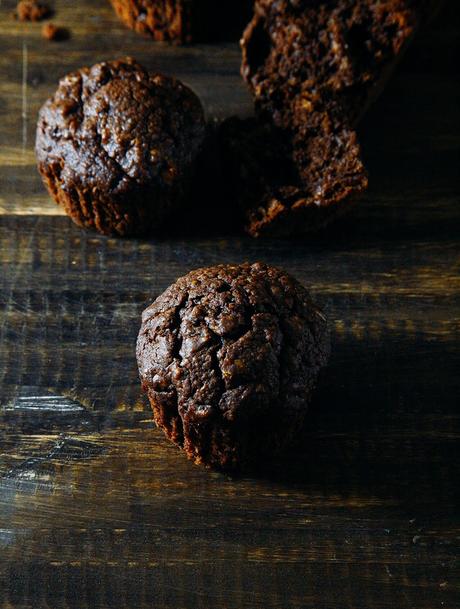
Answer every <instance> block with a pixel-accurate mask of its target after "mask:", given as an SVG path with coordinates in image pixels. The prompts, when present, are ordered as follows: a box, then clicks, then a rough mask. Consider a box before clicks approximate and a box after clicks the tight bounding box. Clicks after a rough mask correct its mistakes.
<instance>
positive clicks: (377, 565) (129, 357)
mask: <svg viewBox="0 0 460 609" xmlns="http://www.w3.org/2000/svg"><path fill="white" fill-rule="evenodd" d="M13 5H14V2H11V1H7V0H2V2H1V4H0V306H1V310H2V313H1V317H0V336H1V338H0V384H1V389H0V607H1V609H41V608H50V609H60V608H75V609H77V608H78V609H81V608H94V607H97V608H113V607H115V608H123V609H144V608H149V609H150V608H159V609H169V608H171V609H195V608H203V609H211V608H212V609H240V608H247V609H255V608H260V609H275V608H276V609H290V608H298V609H342V608H350V609H380V608H382V609H383V608H389V609H404V608H411V609H436V608H444V609H457V608H458V607H459V606H460V594H459V591H460V581H459V576H460V569H459V562H458V559H459V552H458V550H459V538H460V537H459V536H460V530H459V529H460V527H459V514H458V503H457V500H458V488H459V473H460V467H459V451H458V448H459V442H458V440H459V425H458V423H459V413H458V404H459V368H460V357H459V355H460V346H459V334H460V309H459V307H460V293H459V289H460V277H459V262H460V247H459V229H460V206H459V194H460V179H459V178H460V171H459V170H460V164H459V161H460V155H459V150H460V112H459V100H460V82H459V79H458V64H459V59H460V53H459V30H460V22H459V17H458V14H457V11H456V9H457V8H458V7H457V2H456V1H455V0H453V1H450V2H447V4H446V6H445V8H444V10H443V12H442V13H441V14H440V15H439V17H438V18H437V20H436V21H435V22H434V23H433V24H432V26H431V27H430V29H428V30H426V31H425V32H424V33H423V34H421V35H420V37H419V38H418V40H417V41H416V43H415V44H414V45H413V47H412V48H411V49H410V51H409V52H408V54H407V56H406V57H405V59H404V61H403V63H402V64H401V66H400V68H399V69H398V71H397V73H396V74H395V77H394V79H393V80H392V82H391V83H390V85H389V86H388V89H387V90H386V92H385V93H384V95H383V96H382V97H381V99H380V100H379V102H378V103H377V104H376V105H375V107H374V108H373V109H372V110H371V111H370V113H369V115H368V116H367V118H366V119H365V121H364V122H363V124H362V125H361V132H362V141H363V147H364V151H365V156H366V159H367V164H368V167H369V170H370V175H371V189H370V190H369V193H368V195H367V196H366V198H365V199H364V200H363V201H362V202H361V204H360V205H359V206H358V207H357V208H356V210H355V211H354V212H353V213H352V214H350V215H349V216H348V217H347V218H345V219H344V220H343V221H342V222H341V223H340V224H338V225H336V226H335V227H332V228H331V229H330V230H328V231H327V232H325V233H324V234H322V235H319V236H317V237H314V238H312V237H309V238H306V239H304V240H300V241H291V242H289V241H264V240H251V239H250V238H246V237H242V236H239V235H213V234H209V235H201V236H199V237H197V236H195V237H194V236H191V235H178V236H175V237H174V238H169V239H164V240H159V241H149V240H125V241H123V240H119V239H108V238H103V237H101V236H99V235H97V234H94V233H89V232H83V231H81V230H79V229H78V228H76V227H75V226H74V225H72V224H71V222H70V221H69V220H68V219H67V218H66V217H65V216H63V215H62V213H61V211H60V209H59V208H58V207H57V206H56V205H55V204H54V203H53V202H52V201H51V200H50V199H49V197H48V195H47V194H46V192H45V191H44V189H43V187H42V185H41V182H40V178H39V176H38V174H37V171H36V169H35V166H34V154H33V140H34V128H35V120H36V113H37V110H38V108H39V106H40V105H41V104H42V103H43V101H44V100H45V99H46V97H47V96H49V95H50V94H51V93H52V92H53V90H54V89H55V87H56V82H57V79H58V78H59V77H60V76H62V75H64V74H65V73H66V72H68V71H69V70H72V69H74V68H78V67H80V66H82V65H86V64H92V63H95V62H96V61H99V60H102V59H107V58H113V57H117V56H120V55H121V54H130V55H133V56H135V57H137V58H138V59H139V60H141V61H142V62H144V63H145V64H146V65H147V66H148V67H149V68H152V69H159V70H163V71H165V72H166V73H170V74H175V75H177V76H179V77H181V78H183V79H184V80H185V81H186V82H187V83H188V84H190V85H191V86H192V87H193V88H194V89H195V90H196V91H197V92H198V93H199V94H200V95H201V96H202V98H203V100H204V102H205V104H206V108H207V112H208V115H209V116H210V117H212V116H218V117H223V116H226V115H229V114H232V113H235V112H237V113H240V114H247V113H249V112H250V109H251V104H250V100H249V98H248V95H247V93H246V90H245V88H244V85H243V83H242V82H241V81H240V79H239V76H238V64H239V51H238V48H237V46H236V45H234V44H227V45H221V46H208V47H206V46H196V47H189V48H173V47H170V46H161V45H154V44H152V43H151V42H150V41H148V40H144V39H143V38H141V37H139V36H137V35H136V34H134V33H131V32H129V31H127V30H125V29H123V27H122V26H121V25H120V24H118V22H117V21H116V20H115V18H114V16H113V14H112V11H111V9H110V6H109V5H108V3H107V2H105V1H104V0H91V1H90V0H80V1H79V2H70V0H69V1H64V0H56V2H55V7H56V16H55V19H54V21H55V22H56V23H58V24H61V25H65V26H67V27H69V28H70V29H71V38H70V39H69V40H68V41H66V42H61V43H50V42H46V41H44V40H42V38H41V36H40V29H41V25H40V24H21V23H18V22H16V21H14V20H13V19H12V18H11V16H10V15H11V11H12V9H13ZM76 5H78V6H76ZM243 260H250V261H255V260H263V261H266V262H269V263H273V264H276V265H279V266H281V267H283V268H285V269H287V270H289V271H290V272H292V273H293V274H294V275H295V276H296V277H298V278H299V279H300V280H301V281H303V282H304V283H305V284H306V285H309V286H310V287H311V290H312V292H313V293H314V295H315V297H316V298H317V299H318V300H319V301H320V302H321V303H322V304H323V305H324V306H325V307H326V309H327V311H328V314H329V316H330V319H331V328H332V340H333V356H332V359H331V362H330V366H329V368H328V370H327V372H326V374H324V377H323V379H322V381H321V383H320V386H319V388H318V390H317V393H316V396H315V400H314V404H313V405H312V408H311V415H310V418H309V425H308V429H307V430H306V432H305V436H304V441H303V444H302V449H301V450H298V451H296V452H295V453H294V454H291V455H289V456H287V457H286V459H285V460H284V461H283V462H280V463H279V464H278V465H277V466H276V467H274V468H272V470H271V471H268V472H266V473H265V474H264V475H261V476H259V477H255V476H254V477H248V476H245V477H241V478H230V477H228V476H224V475H221V474H217V473H212V472H209V471H207V470H204V469H201V468H199V467H196V466H194V465H192V464H191V463H189V462H188V461H187V460H186V459H185V458H184V457H183V455H182V454H181V453H180V452H179V451H178V450H176V449H175V448H174V447H173V446H171V445H170V444H169V443H168V442H167V441H166V440H165V439H164V438H163V436H162V434H161V433H160V432H159V431H157V430H156V429H155V428H154V426H153V424H152V419H151V415H150V412H149V408H148V405H147V402H146V400H145V398H144V397H142V396H141V394H140V389H139V382H138V378H137V371H136V363H135V358H134V343H135V339H136V335H137V331H138V327H139V316H140V313H141V311H142V309H143V308H144V306H145V304H146V303H148V302H150V301H151V300H152V299H153V298H154V297H156V296H157V295H158V294H159V293H160V292H161V291H162V290H163V289H164V288H166V287H167V286H168V285H169V284H170V283H171V282H172V281H173V280H174V279H175V278H176V277H178V276H179V275H181V274H184V273H185V272H187V271H188V270H190V269H192V268H195V267H198V266H202V265H208V264H213V263H218V262H225V261H233V262H235V261H243Z"/></svg>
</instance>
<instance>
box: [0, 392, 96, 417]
mask: <svg viewBox="0 0 460 609" xmlns="http://www.w3.org/2000/svg"><path fill="white" fill-rule="evenodd" d="M4 410H5V411H12V410H13V411H30V410H38V411H40V412H55V413H70V412H82V411H84V410H85V408H84V407H83V406H82V405H81V404H79V403H78V402H76V401H75V400H71V399H69V398H65V397H63V396H61V395H26V396H18V397H16V398H15V399H14V400H13V401H12V402H10V403H9V404H7V405H6V406H5V407H4Z"/></svg>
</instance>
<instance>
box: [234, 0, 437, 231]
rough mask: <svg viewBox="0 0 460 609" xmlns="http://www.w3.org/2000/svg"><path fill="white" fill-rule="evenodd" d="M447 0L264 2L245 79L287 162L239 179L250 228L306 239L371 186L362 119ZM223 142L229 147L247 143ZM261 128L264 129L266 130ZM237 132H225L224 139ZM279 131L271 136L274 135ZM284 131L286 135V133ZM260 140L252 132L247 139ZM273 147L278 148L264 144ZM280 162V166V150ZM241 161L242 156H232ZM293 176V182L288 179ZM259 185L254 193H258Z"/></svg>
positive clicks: (248, 42)
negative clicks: (279, 170)
mask: <svg viewBox="0 0 460 609" xmlns="http://www.w3.org/2000/svg"><path fill="white" fill-rule="evenodd" d="M439 4H440V2H439V0H425V1H423V0H417V1H415V0H384V1H382V0H357V1H355V0H328V1H323V2H312V1H311V0H295V1H294V0H279V1H277V2H272V1H271V0H256V3H255V14H254V17H253V19H252V21H251V23H250V24H249V25H248V27H247V29H246V31H245V33H244V35H243V38H242V49H243V63H242V75H243V77H244V79H245V80H246V82H247V83H248V85H249V87H250V89H251V92H252V94H253V96H254V101H255V105H256V111H257V115H258V117H259V120H260V121H262V122H265V123H267V124H268V125H269V131H270V134H271V135H270V136H267V137H269V139H270V141H281V142H282V144H281V150H282V151H283V158H284V159H285V160H284V166H285V168H286V167H287V169H286V170H285V172H284V176H281V178H282V179H281V181H280V179H279V176H278V175H275V176H274V175H273V174H267V175H266V176H265V179H264V183H263V184H262V185H261V181H260V177H259V176H260V174H261V172H263V171H264V165H265V164H266V162H267V153H263V152H262V158H263V161H262V163H259V159H260V157H261V154H256V156H255V163H254V162H252V163H251V164H250V165H251V167H252V170H250V171H248V170H247V169H246V167H245V165H247V161H246V156H247V155H245V158H244V161H242V162H241V163H240V165H239V167H238V168H237V169H238V171H237V172H236V173H235V174H234V175H235V180H236V184H237V186H238V185H239V186H238V189H239V192H241V193H243V195H242V196H240V207H241V208H242V209H243V211H244V214H245V217H246V223H247V230H248V231H249V233H251V234H253V235H259V234H275V235H288V234H295V233H304V232H306V231H308V230H313V229H316V228H318V227H319V226H322V225H324V224H325V223H327V222H328V221H330V220H331V219H332V218H334V217H335V216H337V215H338V214H341V213H343V212H344V211H345V210H346V209H348V207H349V204H350V203H353V202H354V201H355V200H356V199H357V198H358V197H359V196H360V195H361V193H362V192H363V191H365V189H366V188H367V175H366V171H365V169H364V166H363V163H362V161H361V153H360V148H359V144H358V139H357V136H356V133H355V131H354V129H355V126H356V123H357V122H358V120H359V118H360V117H361V116H362V115H363V113H364V112H365V110H366V108H367V107H368V105H369V104H370V102H371V101H372V100H373V99H374V98H375V97H376V95H377V93H378V92H379V91H380V90H381V89H382V87H383V84H384V82H385V81H386V79H387V77H388V75H389V73H390V72H391V70H392V69H393V68H394V66H395V65H396V63H397V61H398V59H399V58H400V57H401V55H402V53H403V51H404V49H405V48H406V46H407V44H408V42H409V41H410V39H411V38H412V36H413V34H414V32H415V31H416V29H417V28H418V26H419V25H420V24H421V23H422V22H423V21H424V20H425V19H426V18H427V16H428V15H429V14H430V13H431V12H432V10H433V8H435V7H436V6H437V5H439ZM235 128H237V129H239V130H240V131H241V129H244V128H242V127H241V126H239V127H238V125H236V124H235V123H233V126H232V129H233V131H232V129H230V131H231V133H230V139H231V140H232V141H230V142H229V141H228V138H227V139H225V137H224V151H225V150H226V151H227V154H228V151H229V150H230V154H232V151H234V150H236V148H237V147H238V146H241V145H243V146H247V144H242V142H241V137H238V136H236V137H235ZM257 129H260V128H259V127H258V126H257V127H256V131H257ZM228 130H229V128H228V127H226V133H228ZM277 131H278V133H277V134H276V135H273V134H274V133H276V132H277ZM279 132H281V135H280V133H279ZM248 137H253V138H255V142H257V134H256V133H255V132H254V130H253V129H251V130H250V133H249V136H248V134H245V135H244V136H243V139H247V138H248ZM265 149H266V150H275V148H274V146H272V145H268V144H265ZM274 154H275V157H274V159H269V160H268V162H269V163H270V164H272V165H274V164H276V163H277V158H278V157H279V156H280V153H279V150H276V151H275V153H274ZM233 158H234V159H235V160H236V162H237V156H235V154H234V153H233ZM288 176H289V177H288ZM254 184H255V185H256V188H255V189H254Z"/></svg>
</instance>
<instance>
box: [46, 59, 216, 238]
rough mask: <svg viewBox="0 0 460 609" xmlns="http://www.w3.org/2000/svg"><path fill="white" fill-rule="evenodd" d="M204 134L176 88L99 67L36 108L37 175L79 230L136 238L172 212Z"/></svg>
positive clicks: (193, 100) (76, 76)
mask: <svg viewBox="0 0 460 609" xmlns="http://www.w3.org/2000/svg"><path fill="white" fill-rule="evenodd" d="M204 136H205V122H204V116H203V109H202V106H201V103H200V101H199V99H198V98H197V97H196V95H195V94H194V93H193V92H192V91H190V90H189V89H188V88H187V87H185V86H184V85H182V84H181V83H180V82H179V81H177V80H175V79H173V78H168V77H166V76H162V75H160V74H149V73H148V72H147V71H146V70H144V68H142V67H141V66H140V65H139V64H138V63H136V62H135V61H134V60H131V59H126V60H121V61H112V62H103V63H100V64H96V65H95V66H93V67H92V68H83V69H81V70H78V71H77V72H74V73H72V74H69V75H68V76H65V77H64V78H63V79H62V80H61V81H60V83H59V87H58V89H57V91H56V93H55V95H54V96H53V97H52V98H51V99H49V100H48V101H47V102H46V103H45V104H44V106H43V107H42V109H41V110H40V113H39V119H38V127H37V139H36V154H37V160H38V168H39V171H40V173H41V175H42V178H43V181H44V183H45V184H46V186H47V188H48V190H49V192H50V194H51V195H52V196H53V197H54V199H55V200H56V201H57V202H58V203H59V204H61V205H62V206H63V207H64V209H65V210H66V212H67V214H68V215H69V216H70V217H71V218H72V219H73V220H74V222H75V223H76V224H78V225H79V226H84V227H87V228H95V229H97V230H98V231H99V232H101V233H104V234H118V235H131V234H138V233H143V232H146V231H148V230H151V229H152V228H158V227H159V226H160V225H161V222H162V220H163V219H164V217H165V216H166V215H167V214H168V213H171V212H172V211H178V212H180V209H181V208H182V207H183V205H184V202H185V198H186V196H187V194H188V192H189V189H190V186H191V175H192V173H193V168H194V165H195V162H196V160H197V157H198V155H199V153H200V150H201V147H202V144H203V140H204Z"/></svg>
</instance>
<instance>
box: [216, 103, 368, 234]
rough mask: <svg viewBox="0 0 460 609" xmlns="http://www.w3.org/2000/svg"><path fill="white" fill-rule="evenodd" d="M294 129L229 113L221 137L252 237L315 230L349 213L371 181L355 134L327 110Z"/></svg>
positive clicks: (232, 187)
mask: <svg viewBox="0 0 460 609" xmlns="http://www.w3.org/2000/svg"><path fill="white" fill-rule="evenodd" d="M314 118H315V121H312V122H309V121H306V122H305V124H304V125H303V127H302V128H300V127H299V128H298V129H297V130H295V131H288V130H286V129H281V128H278V127H276V126H274V125H273V124H270V123H267V122H264V121H262V120H257V119H246V120H240V119H238V118H231V119H228V120H226V121H224V123H222V125H221V126H220V127H219V132H218V141H219V147H220V152H221V157H222V167H223V172H224V174H225V181H226V183H228V185H229V195H230V199H231V200H232V201H233V202H236V208H237V210H238V213H239V216H240V221H241V222H242V223H243V225H244V226H245V229H246V232H248V233H249V234H250V235H252V236H253V237H259V236H274V237H287V236H290V235H304V234H305V233H308V232H310V231H314V230H317V229H319V228H321V227H323V226H325V225H326V224H328V223H329V222H330V221H331V220H333V219H334V218H336V217H337V216H339V215H340V214H342V213H344V212H345V211H346V210H348V209H349V208H350V206H351V205H352V204H353V203H355V201H357V200H358V198H359V196H360V195H361V193H363V192H364V191H365V190H366V188H367V184H368V178H367V172H366V170H365V168H364V165H363V162H362V160H361V151H360V146H359V143H358V140H357V137H356V133H355V132H354V130H353V129H351V128H350V127H347V126H345V125H344V124H343V123H342V121H340V120H338V119H337V118H336V117H334V116H333V115H332V116H331V115H329V114H328V112H327V111H322V112H320V111H318V112H317V113H316V114H315V117H314Z"/></svg>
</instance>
